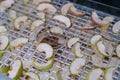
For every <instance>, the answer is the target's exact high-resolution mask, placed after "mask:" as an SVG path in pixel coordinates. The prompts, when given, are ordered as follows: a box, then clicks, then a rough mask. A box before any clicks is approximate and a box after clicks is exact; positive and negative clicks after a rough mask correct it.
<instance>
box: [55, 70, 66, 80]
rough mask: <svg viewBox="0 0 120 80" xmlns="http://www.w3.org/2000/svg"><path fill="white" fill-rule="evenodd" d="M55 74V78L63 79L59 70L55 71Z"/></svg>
mask: <svg viewBox="0 0 120 80" xmlns="http://www.w3.org/2000/svg"><path fill="white" fill-rule="evenodd" d="M56 75H57V80H64V79H63V77H62V74H61V71H60V70H59V71H57V72H56Z"/></svg>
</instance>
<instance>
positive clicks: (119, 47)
mask: <svg viewBox="0 0 120 80" xmlns="http://www.w3.org/2000/svg"><path fill="white" fill-rule="evenodd" d="M116 54H117V56H118V57H119V58H120V44H119V45H118V46H117V47H116Z"/></svg>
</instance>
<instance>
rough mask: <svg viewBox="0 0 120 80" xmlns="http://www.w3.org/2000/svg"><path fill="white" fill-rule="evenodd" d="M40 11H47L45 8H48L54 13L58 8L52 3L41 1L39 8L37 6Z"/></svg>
mask: <svg viewBox="0 0 120 80" xmlns="http://www.w3.org/2000/svg"><path fill="white" fill-rule="evenodd" d="M37 9H38V10H39V11H45V10H48V11H51V12H53V13H55V12H57V9H56V8H55V7H54V6H53V5H52V4H50V3H41V4H39V6H38V8H37Z"/></svg>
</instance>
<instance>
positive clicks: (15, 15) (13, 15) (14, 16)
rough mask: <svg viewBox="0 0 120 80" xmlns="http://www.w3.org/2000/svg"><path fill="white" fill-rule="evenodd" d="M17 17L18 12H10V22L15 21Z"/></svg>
mask: <svg viewBox="0 0 120 80" xmlns="http://www.w3.org/2000/svg"><path fill="white" fill-rule="evenodd" d="M16 17H17V14H16V11H14V10H10V11H9V18H10V20H14V19H16Z"/></svg>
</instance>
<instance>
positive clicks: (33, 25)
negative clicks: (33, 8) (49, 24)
mask: <svg viewBox="0 0 120 80" xmlns="http://www.w3.org/2000/svg"><path fill="white" fill-rule="evenodd" d="M43 24H44V22H43V21H41V20H35V21H33V22H32V25H31V26H30V30H31V31H34V30H35V29H37V28H38V27H39V26H41V25H43Z"/></svg>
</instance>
